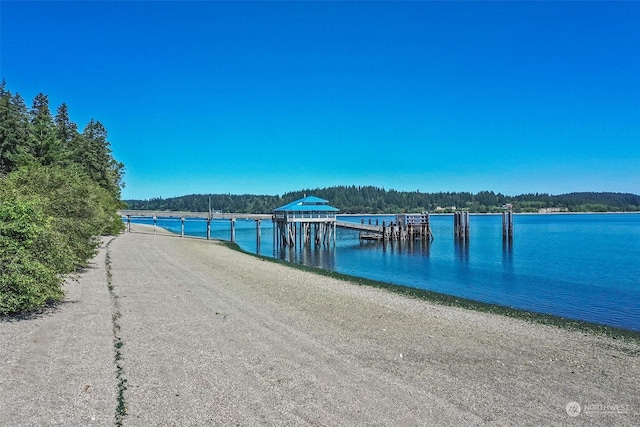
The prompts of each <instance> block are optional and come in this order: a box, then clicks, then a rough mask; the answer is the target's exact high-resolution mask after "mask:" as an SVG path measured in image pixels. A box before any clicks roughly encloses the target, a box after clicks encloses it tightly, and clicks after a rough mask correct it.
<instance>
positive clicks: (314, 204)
mask: <svg viewBox="0 0 640 427" xmlns="http://www.w3.org/2000/svg"><path fill="white" fill-rule="evenodd" d="M338 211H339V209H338V208H334V207H333V206H329V202H328V201H327V200H324V199H321V198H319V197H315V196H305V197H304V198H302V199H299V200H296V201H295V202H291V203H289V204H288V205H284V206H281V207H279V208H276V209H274V210H273V222H274V227H273V230H274V233H275V235H274V239H273V241H274V242H275V244H276V245H277V246H278V247H280V246H290V247H295V246H296V238H297V239H298V240H299V242H300V245H303V244H305V245H308V244H311V242H312V241H313V242H314V243H315V244H316V245H321V244H322V245H328V244H330V243H331V239H332V238H333V244H334V245H335V243H336V214H337V213H338Z"/></svg>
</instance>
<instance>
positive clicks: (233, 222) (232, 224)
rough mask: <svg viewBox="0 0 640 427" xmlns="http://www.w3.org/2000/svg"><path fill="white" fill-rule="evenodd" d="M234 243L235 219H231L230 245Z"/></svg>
mask: <svg viewBox="0 0 640 427" xmlns="http://www.w3.org/2000/svg"><path fill="white" fill-rule="evenodd" d="M235 242H236V219H235V218H231V243H235Z"/></svg>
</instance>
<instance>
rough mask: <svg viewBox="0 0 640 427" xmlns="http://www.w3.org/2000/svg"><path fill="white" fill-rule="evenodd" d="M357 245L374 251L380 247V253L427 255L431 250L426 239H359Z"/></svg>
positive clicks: (429, 243)
mask: <svg viewBox="0 0 640 427" xmlns="http://www.w3.org/2000/svg"><path fill="white" fill-rule="evenodd" d="M359 247H360V249H371V250H376V251H377V250H379V249H382V253H390V254H396V253H397V254H410V255H420V256H426V257H428V256H429V254H430V251H431V242H430V241H428V240H390V241H389V240H361V241H360V243H359Z"/></svg>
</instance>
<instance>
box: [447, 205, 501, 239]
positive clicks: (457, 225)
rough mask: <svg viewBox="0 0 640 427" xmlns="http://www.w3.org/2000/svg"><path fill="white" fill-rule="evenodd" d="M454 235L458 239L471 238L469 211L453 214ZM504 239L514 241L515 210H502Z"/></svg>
mask: <svg viewBox="0 0 640 427" xmlns="http://www.w3.org/2000/svg"><path fill="white" fill-rule="evenodd" d="M453 235H454V236H455V238H456V239H457V240H469V235H470V229H469V212H467V211H457V212H455V213H454V214H453ZM502 240H504V241H508V242H511V241H513V211H507V212H502Z"/></svg>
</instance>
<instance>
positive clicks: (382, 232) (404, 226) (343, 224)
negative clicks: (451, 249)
mask: <svg viewBox="0 0 640 427" xmlns="http://www.w3.org/2000/svg"><path fill="white" fill-rule="evenodd" d="M418 216H419V218H417V219H418V220H417V221H416V217H418ZM336 226H337V227H339V228H345V229H348V230H357V231H359V232H360V240H383V241H398V240H400V241H402V240H425V241H432V240H433V233H432V232H431V225H430V222H429V214H427V213H422V214H399V215H397V216H396V221H383V222H382V225H380V224H378V225H373V224H370V223H367V224H365V223H364V222H361V223H357V222H349V221H336Z"/></svg>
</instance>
